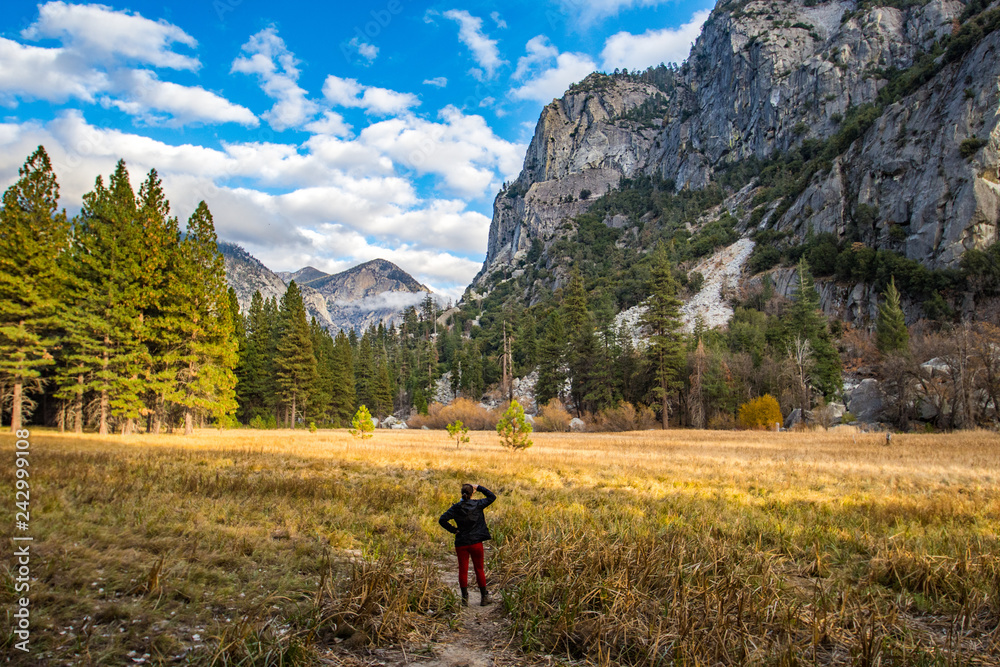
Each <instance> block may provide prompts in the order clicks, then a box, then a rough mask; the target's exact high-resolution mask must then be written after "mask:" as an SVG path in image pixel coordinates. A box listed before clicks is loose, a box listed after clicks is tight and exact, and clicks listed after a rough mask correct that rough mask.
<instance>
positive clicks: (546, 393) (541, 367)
mask: <svg viewBox="0 0 1000 667" xmlns="http://www.w3.org/2000/svg"><path fill="white" fill-rule="evenodd" d="M565 351H566V331H565V329H563V324H562V317H560V315H559V312H558V311H555V312H553V313H552V314H551V315H550V316H549V319H548V323H547V324H546V327H545V338H544V340H543V341H542V345H541V349H540V350H539V352H538V382H537V383H536V384H535V398H536V400H537V402H538V405H545V404H546V403H548V402H549V401H550V400H552V399H553V398H559V396H560V394H561V393H562V390H563V386H564V385H565V384H566V374H565V373H564V371H563V364H564V357H565Z"/></svg>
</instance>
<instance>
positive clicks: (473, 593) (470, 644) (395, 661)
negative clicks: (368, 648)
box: [327, 546, 554, 667]
mask: <svg viewBox="0 0 1000 667" xmlns="http://www.w3.org/2000/svg"><path fill="white" fill-rule="evenodd" d="M486 548H487V551H488V550H489V548H490V547H489V546H487V547H486ZM436 568H437V571H438V575H439V576H440V578H441V581H442V582H444V583H445V584H446V585H447V586H448V587H449V588H451V589H452V591H454V593H455V595H456V596H459V595H461V591H460V589H459V586H458V564H457V563H456V561H455V558H454V556H452V557H451V558H446V557H445V556H442V558H441V560H439V561H437V563H436ZM469 570H470V571H469V578H470V580H471V581H470V583H472V584H474V583H475V573H474V572H472V567H471V564H470V567H469ZM487 577H489V572H488V571H487ZM490 593H491V594H493V604H491V605H489V606H486V607H483V606H481V605H480V604H479V601H480V596H479V589H478V588H476V587H475V586H474V585H473V586H470V588H469V606H468V607H464V608H461V609H460V611H459V613H458V617H457V619H456V623H455V629H454V630H450V631H446V632H444V633H442V634H441V636H440V637H439V638H438V641H436V642H433V643H431V644H429V645H427V646H425V647H422V649H421V650H420V651H419V652H416V653H415V652H413V651H409V650H407V651H404V650H402V649H400V648H398V647H397V648H393V649H381V650H376V651H375V652H374V655H372V656H371V657H370V658H368V659H365V658H361V657H360V656H356V657H355V659H352V660H348V661H346V662H345V661H344V660H343V659H340V660H336V659H335V660H331V661H330V662H329V663H327V664H331V665H344V666H345V667H346V666H347V665H351V666H353V665H359V666H360V665H387V666H389V665H391V666H392V667H404V666H407V665H414V666H417V665H420V666H422V667H514V666H535V665H552V664H554V663H553V661H552V658H551V657H549V656H538V657H532V656H526V655H524V654H523V653H521V652H520V651H518V650H517V649H516V647H514V646H513V645H512V638H511V632H510V621H509V620H508V619H507V617H506V615H505V614H504V613H503V603H502V601H501V597H500V595H499V591H497V590H495V589H493V588H491V589H490ZM331 657H332V656H331ZM340 657H341V658H344V656H343V655H341V656H340Z"/></svg>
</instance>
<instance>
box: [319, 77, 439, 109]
mask: <svg viewBox="0 0 1000 667" xmlns="http://www.w3.org/2000/svg"><path fill="white" fill-rule="evenodd" d="M323 96H324V97H326V99H327V100H328V101H329V102H330V103H331V104H333V105H335V106H339V107H348V108H350V107H353V108H358V109H364V110H365V112H367V113H371V114H375V115H379V116H391V115H394V114H400V113H403V112H405V111H407V110H409V109H411V108H413V107H415V106H419V105H420V100H419V99H418V98H417V96H416V95H413V94H412V93H398V92H396V91H395V90H389V89H388V88H376V87H374V86H363V85H361V84H360V83H358V82H357V80H355V79H343V78H341V77H339V76H334V75H333V74H331V75H329V76H328V77H326V81H325V82H324V83H323Z"/></svg>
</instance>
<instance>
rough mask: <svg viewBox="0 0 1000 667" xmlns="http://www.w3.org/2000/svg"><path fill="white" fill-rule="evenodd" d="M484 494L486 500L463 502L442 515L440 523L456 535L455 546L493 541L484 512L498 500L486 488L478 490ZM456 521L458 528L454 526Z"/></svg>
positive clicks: (482, 487)
mask: <svg viewBox="0 0 1000 667" xmlns="http://www.w3.org/2000/svg"><path fill="white" fill-rule="evenodd" d="M478 490H479V491H482V492H483V495H484V496H486V497H485V498H480V499H479V500H473V499H472V498H469V499H468V500H463V501H461V502H458V503H455V504H454V505H452V506H451V507H449V508H448V511H447V512H445V513H444V514H442V515H441V518H440V519H438V523H440V524H441V527H442V528H444V529H445V530H447V531H448V532H449V533H454V534H455V546H456V547H466V546H469V545H470V544H479V543H480V542H485V541H486V540H492V539H493V536H491V535H490V529H489V528H487V527H486V517H485V516H484V515H483V510H484V509H486V508H487V507H489V506H490V504H491V503H492V502H493V501H494V500H496V499H497V497H496V495H494V493H493V492H492V491H490V490H489V489H487V488H486V487H484V486H480V487H479V488H478ZM452 519H454V521H455V523H457V524H458V528H455V526H454V525H452V523H451V521H452Z"/></svg>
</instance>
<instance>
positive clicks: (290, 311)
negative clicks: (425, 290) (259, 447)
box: [275, 280, 317, 428]
mask: <svg viewBox="0 0 1000 667" xmlns="http://www.w3.org/2000/svg"><path fill="white" fill-rule="evenodd" d="M316 375H317V373H316V357H315V355H314V354H313V347H312V338H311V337H310V335H309V323H308V322H307V321H306V309H305V305H304V304H303V303H302V293H301V292H300V291H299V287H298V285H296V284H295V281H294V280H293V281H292V282H290V283H289V284H288V289H287V290H286V291H285V294H284V296H282V297H281V311H280V323H279V335H278V343H277V349H276V354H275V378H276V381H277V382H276V384H277V387H278V392H279V397H280V399H281V401H282V403H283V404H284V405H285V409H286V418H285V422H286V424H287V425H288V426H289V428H295V420H296V416H297V412H298V411H299V410H302V409H304V408H305V404H306V402H307V401H308V399H309V389H310V388H311V387H312V386H313V384H314V383H315V382H316Z"/></svg>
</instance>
